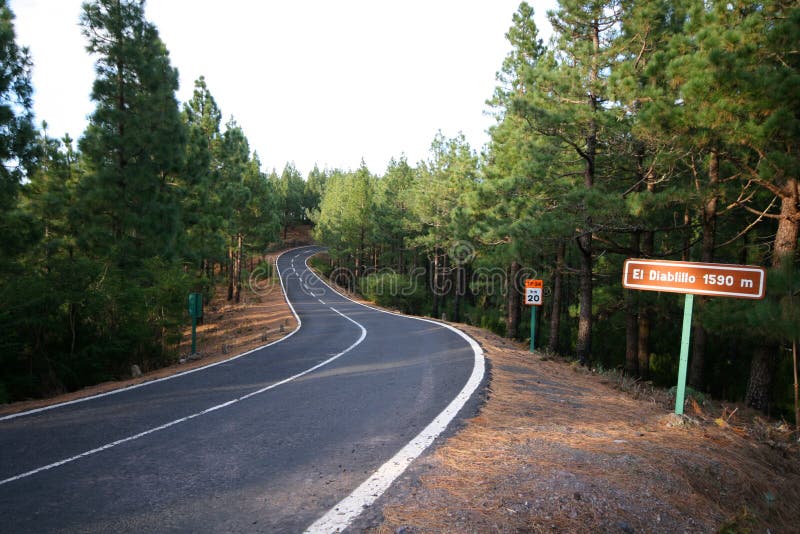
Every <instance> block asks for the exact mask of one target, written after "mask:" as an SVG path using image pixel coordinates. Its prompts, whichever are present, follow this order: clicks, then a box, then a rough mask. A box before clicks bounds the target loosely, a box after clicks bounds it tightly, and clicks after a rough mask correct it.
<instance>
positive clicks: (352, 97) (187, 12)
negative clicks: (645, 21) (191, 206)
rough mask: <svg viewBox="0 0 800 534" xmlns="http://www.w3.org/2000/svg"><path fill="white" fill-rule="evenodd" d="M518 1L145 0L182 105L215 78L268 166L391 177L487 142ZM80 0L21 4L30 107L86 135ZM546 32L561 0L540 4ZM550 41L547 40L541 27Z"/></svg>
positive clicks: (51, 129)
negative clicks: (451, 141)
mask: <svg viewBox="0 0 800 534" xmlns="http://www.w3.org/2000/svg"><path fill="white" fill-rule="evenodd" d="M520 1H521V0H404V1H402V2H391V3H390V2H386V1H384V0H371V1H370V0H364V1H356V0H337V1H333V0H328V1H324V0H308V1H305V2H297V1H291V0H279V1H273V0H258V1H255V0H225V1H224V2H222V1H219V0H149V1H148V2H147V4H146V13H147V18H148V20H149V21H151V22H153V23H154V24H155V25H156V26H157V27H158V30H159V33H160V35H161V39H162V40H163V41H164V43H165V44H166V46H167V49H168V50H169V52H170V57H171V60H172V65H173V66H174V67H177V69H178V71H179V72H180V90H179V92H178V100H179V101H181V102H184V101H186V100H188V99H190V98H191V95H192V90H193V86H194V81H195V80H196V79H197V78H198V77H199V76H200V75H205V77H206V82H207V84H208V87H209V90H210V91H211V94H212V95H214V98H215V99H216V101H217V105H218V106H219V107H220V108H221V110H222V113H223V125H224V123H225V122H227V120H228V119H229V118H230V117H231V116H234V117H235V118H236V120H237V122H238V123H239V124H240V125H241V126H242V128H243V129H244V132H245V134H246V135H247V137H248V140H249V141H250V145H251V149H252V150H256V151H258V154H259V157H260V158H261V162H262V164H263V165H264V166H265V167H266V169H267V170H269V169H272V168H276V169H278V171H280V170H281V169H282V168H283V166H284V164H285V163H286V162H289V161H291V162H294V163H295V165H296V166H297V168H298V169H299V170H300V171H301V172H302V173H303V175H306V174H307V173H308V172H309V171H310V170H311V169H312V168H313V166H314V164H315V163H317V164H319V166H320V168H325V167H328V168H343V169H356V168H357V167H358V166H359V164H360V162H361V160H362V158H363V159H364V161H365V162H366V163H367V165H368V167H369V168H370V170H371V171H372V172H378V173H382V172H383V171H384V170H385V168H386V164H387V163H388V162H389V160H390V158H392V157H399V156H400V155H401V154H403V153H404V154H406V155H407V157H408V159H409V162H410V163H412V164H414V163H416V162H418V161H419V160H421V159H424V158H426V157H427V156H428V149H429V147H430V143H431V141H432V140H433V137H434V135H435V134H436V132H437V131H438V130H442V132H443V133H444V134H445V135H446V136H448V137H452V136H455V135H457V133H458V132H459V131H462V132H463V133H464V135H466V137H467V140H468V141H469V142H470V144H471V145H472V147H473V148H474V149H476V150H479V149H480V148H481V147H482V146H483V145H484V143H486V141H487V140H488V136H487V134H486V129H487V128H488V127H489V126H490V125H491V124H492V122H493V119H492V118H491V117H488V116H487V115H486V111H487V106H486V105H485V101H486V99H488V98H490V97H491V95H492V92H493V90H494V87H495V85H496V81H495V73H496V71H497V70H498V69H499V68H500V65H501V63H502V61H503V58H504V57H505V56H506V54H507V53H508V52H509V50H510V47H509V44H508V42H507V41H506V39H505V33H506V32H507V31H508V28H509V27H510V25H511V16H512V15H513V13H514V12H515V11H516V9H517V7H518V5H519V3H520ZM81 3H82V2H81V0H11V1H10V6H11V9H12V11H13V12H14V13H15V15H16V21H15V26H16V31H17V42H18V43H20V44H21V45H23V46H28V47H29V48H30V51H31V55H32V56H33V62H34V74H33V83H34V88H35V91H36V93H35V101H34V110H35V112H36V120H37V122H39V123H40V122H41V121H42V120H46V121H47V123H48V133H49V135H51V136H55V137H61V136H62V135H63V134H64V133H67V132H68V133H69V134H70V136H71V137H72V138H73V139H77V138H78V137H79V136H80V135H81V134H82V132H83V130H84V129H85V127H86V118H87V116H88V115H89V114H90V113H91V112H92V110H93V109H94V105H93V104H92V102H91V101H90V99H89V94H90V92H91V87H92V82H93V81H94V68H93V65H94V59H93V58H92V57H90V56H89V55H88V54H87V53H86V51H85V46H86V41H85V39H84V38H83V36H82V35H81V34H80V28H79V26H78V18H79V16H80V13H81ZM529 3H530V4H531V5H533V6H534V8H535V10H536V16H537V26H538V27H539V31H540V34H544V33H545V32H547V31H549V25H548V24H547V22H546V16H545V13H546V10H547V9H553V8H554V7H555V4H556V0H543V1H539V0H532V1H530V2H529ZM545 37H547V35H545Z"/></svg>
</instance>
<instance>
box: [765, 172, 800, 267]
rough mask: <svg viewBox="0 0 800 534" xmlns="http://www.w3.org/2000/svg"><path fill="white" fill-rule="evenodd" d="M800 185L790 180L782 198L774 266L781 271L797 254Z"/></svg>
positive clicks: (799, 230)
mask: <svg viewBox="0 0 800 534" xmlns="http://www.w3.org/2000/svg"><path fill="white" fill-rule="evenodd" d="M799 187H800V183H798V181H797V179H794V178H792V179H791V180H788V181H787V183H786V185H785V186H784V187H783V192H784V196H782V197H781V218H780V221H779V222H778V231H777V233H776V234H775V246H774V247H773V257H772V266H773V267H775V268H777V269H780V268H781V267H783V265H784V263H785V262H788V263H791V262H792V261H793V260H794V254H795V252H797V238H798V235H799V234H800V190H798V188H799Z"/></svg>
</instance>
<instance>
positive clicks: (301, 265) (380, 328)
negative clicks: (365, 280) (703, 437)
mask: <svg viewBox="0 0 800 534" xmlns="http://www.w3.org/2000/svg"><path fill="white" fill-rule="evenodd" d="M319 250H320V248H319V247H303V248H300V249H294V250H291V251H288V252H286V253H284V254H282V255H281V256H280V257H279V258H278V259H277V261H276V265H277V269H278V272H279V273H280V277H281V284H282V286H283V288H284V292H285V295H286V299H287V301H288V302H289V304H290V306H291V307H292V309H293V312H294V313H295V315H296V316H297V318H298V325H299V326H298V329H297V330H295V331H294V332H292V334H291V335H289V336H287V337H285V338H283V339H282V340H280V341H278V342H274V343H272V344H270V345H267V346H265V347H262V348H260V349H256V350H254V351H250V352H249V353H246V354H245V355H242V356H240V357H238V358H234V359H231V360H227V361H225V362H221V363H219V364H215V365H211V366H208V367H204V368H201V369H199V370H195V371H191V372H187V373H182V374H179V375H175V376H173V377H170V378H168V379H162V380H157V381H153V382H148V383H146V384H145V385H141V386H136V387H131V388H127V389H122V390H118V391H116V392H114V393H112V394H104V395H99V396H96V397H90V398H88V399H85V400H81V401H79V402H72V403H66V404H62V405H56V406H53V407H49V408H47V409H43V410H34V411H30V412H24V413H21V414H15V415H12V416H6V417H2V418H0V451H2V452H0V518H2V519H0V532H14V533H24V532H99V531H115V532H120V531H124V532H132V531H136V532H163V531H213V532H219V531H225V532H276V531H284V532H285V531H288V532H298V531H303V530H307V531H309V532H334V531H337V530H341V529H343V528H345V527H346V526H347V525H348V524H349V523H350V522H351V521H352V520H353V519H354V518H355V517H356V516H357V515H358V514H359V513H360V512H361V511H362V510H363V509H364V507H365V506H368V505H369V504H371V503H372V502H373V501H374V500H375V498H377V496H378V495H380V494H381V493H382V492H383V491H385V490H386V489H387V488H388V487H389V485H391V483H392V481H393V480H394V479H395V478H396V477H397V476H398V475H399V474H400V473H402V472H403V470H405V468H406V467H407V466H408V465H409V464H410V463H411V462H412V461H413V459H414V458H416V457H417V456H418V455H419V454H420V453H421V452H422V451H423V450H424V449H425V448H426V447H428V446H429V445H430V444H431V443H432V442H433V440H434V439H435V438H436V437H437V436H438V435H439V434H440V433H441V432H442V431H443V430H444V429H445V428H446V427H447V425H448V424H449V423H450V422H451V421H452V419H453V418H454V417H455V416H456V415H457V413H458V412H459V410H461V409H462V408H463V407H464V405H465V404H466V402H467V401H468V399H469V398H470V397H471V396H472V395H474V393H475V391H476V390H477V389H478V387H479V386H480V385H481V383H482V381H483V378H484V360H483V354H482V351H481V349H480V347H479V346H478V345H477V343H476V342H475V341H473V340H472V339H471V338H469V337H468V336H466V335H465V334H463V333H462V332H460V331H458V330H456V329H454V328H452V327H450V326H448V325H443V324H440V323H436V322H434V321H429V320H425V319H417V318H411V317H406V316H401V315H395V314H391V313H388V312H384V311H381V310H377V309H374V308H370V307H368V306H364V305H361V304H358V303H355V302H353V301H351V300H349V299H347V298H346V297H344V296H342V295H340V294H339V293H337V292H336V291H334V290H333V289H332V288H330V287H329V286H327V285H326V284H324V283H323V282H322V281H321V280H320V279H319V278H318V277H317V276H316V275H314V274H313V273H312V272H311V271H310V269H308V266H307V265H306V261H307V259H308V258H309V257H310V256H312V255H313V254H315V253H317V252H319Z"/></svg>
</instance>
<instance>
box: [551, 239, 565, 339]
mask: <svg viewBox="0 0 800 534" xmlns="http://www.w3.org/2000/svg"><path fill="white" fill-rule="evenodd" d="M565 254H566V244H565V243H564V242H563V241H561V242H559V243H558V248H557V249H556V269H555V272H554V273H553V295H552V298H551V300H552V301H553V304H552V308H551V309H550V339H549V340H548V343H547V349H548V350H549V351H550V352H558V344H559V330H561V298H562V297H561V293H562V291H561V280H562V277H563V276H564V274H563V273H564V255H565Z"/></svg>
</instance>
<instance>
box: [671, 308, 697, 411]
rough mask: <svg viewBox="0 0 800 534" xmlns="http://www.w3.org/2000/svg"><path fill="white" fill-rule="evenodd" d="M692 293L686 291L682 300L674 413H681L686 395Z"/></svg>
mask: <svg viewBox="0 0 800 534" xmlns="http://www.w3.org/2000/svg"><path fill="white" fill-rule="evenodd" d="M693 306H694V295H693V294H692V293H686V297H685V300H684V301H683V331H682V333H681V356H680V362H679V363H678V388H677V390H676V392H675V413H676V414H678V415H681V414H682V413H683V399H684V396H685V395H686V370H687V369H688V367H689V339H690V338H691V336H692V307H693Z"/></svg>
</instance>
